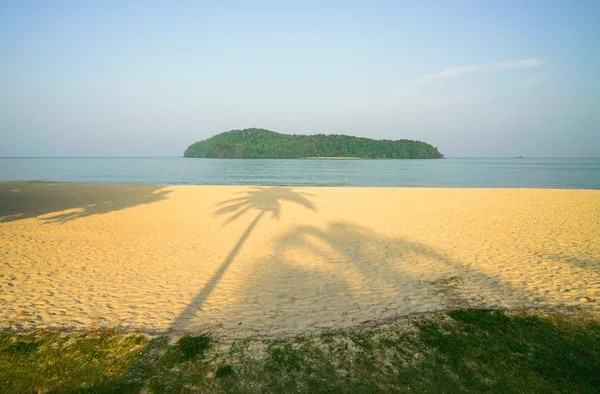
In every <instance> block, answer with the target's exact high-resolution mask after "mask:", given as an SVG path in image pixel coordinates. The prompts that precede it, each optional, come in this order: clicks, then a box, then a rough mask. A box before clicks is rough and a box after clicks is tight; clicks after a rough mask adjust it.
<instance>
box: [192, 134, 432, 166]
mask: <svg viewBox="0 0 600 394" xmlns="http://www.w3.org/2000/svg"><path fill="white" fill-rule="evenodd" d="M184 157H205V158H228V159H298V158H308V157H346V158H360V159H441V158H443V157H444V155H442V154H441V153H440V152H439V151H438V150H437V148H436V147H433V146H431V145H430V144H428V143H426V142H421V141H412V140H398V141H391V140H373V139H370V138H361V137H352V136H347V135H338V134H330V135H325V134H317V135H287V134H279V133H276V132H274V131H269V130H264V129H244V130H231V131H227V132H224V133H221V134H217V135H215V136H213V137H211V138H208V139H206V140H203V141H198V142H196V143H193V144H192V145H190V146H189V147H188V148H187V149H186V150H185V153H184Z"/></svg>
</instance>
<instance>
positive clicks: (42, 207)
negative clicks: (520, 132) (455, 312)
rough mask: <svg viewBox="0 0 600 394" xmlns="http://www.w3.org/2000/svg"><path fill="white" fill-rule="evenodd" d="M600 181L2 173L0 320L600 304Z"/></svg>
mask: <svg viewBox="0 0 600 394" xmlns="http://www.w3.org/2000/svg"><path fill="white" fill-rule="evenodd" d="M598 240H600V191H575V190H536V189H493V190H492V189H401V188H284V187H265V188H247V187H220V186H219V187H212V186H181V187H154V186H135V185H83V184H47V183H0V246H1V247H0V327H1V328H5V329H32V328H73V329H83V328H89V327H91V326H107V325H110V326H119V327H121V328H123V329H132V330H133V329H143V330H148V331H155V332H162V331H190V332H197V331H201V330H211V331H214V332H216V333H218V334H219V335H222V336H227V337H235V338H241V337H250V336H261V337H269V336H287V335H295V334H301V333H312V332H319V331H323V330H330V329H342V328H349V327H353V326H356V325H360V324H365V323H368V322H373V321H378V320H382V319H387V318H392V317H395V316H398V315H406V314H412V313H417V312H426V311H435V310H442V309H448V308H459V307H489V308H496V307H502V308H519V307H526V306H536V307H545V306H573V305H577V306H583V307H585V308H589V309H590V310H592V311H597V310H598V308H599V306H600V242H598Z"/></svg>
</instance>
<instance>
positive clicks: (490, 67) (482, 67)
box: [416, 58, 546, 84]
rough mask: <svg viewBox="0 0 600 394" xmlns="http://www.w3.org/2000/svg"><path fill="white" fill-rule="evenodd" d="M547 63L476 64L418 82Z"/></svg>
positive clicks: (527, 61) (431, 75) (456, 68)
mask: <svg viewBox="0 0 600 394" xmlns="http://www.w3.org/2000/svg"><path fill="white" fill-rule="evenodd" d="M545 63H546V60H544V59H535V58H532V59H523V60H514V61H507V62H499V63H488V64H476V65H473V66H463V67H453V68H448V69H446V70H444V71H442V72H439V73H437V74H429V75H425V76H423V77H421V78H419V79H417V80H416V83H417V84H423V83H428V82H432V81H435V80H437V79H442V78H456V77H460V76H463V75H466V74H471V73H475V72H483V71H498V70H515V69H522V68H538V67H541V66H543V65H544V64H545Z"/></svg>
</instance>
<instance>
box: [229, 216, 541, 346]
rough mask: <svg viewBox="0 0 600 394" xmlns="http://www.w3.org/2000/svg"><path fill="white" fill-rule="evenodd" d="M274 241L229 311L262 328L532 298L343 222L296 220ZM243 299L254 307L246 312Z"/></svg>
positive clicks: (333, 323) (312, 327) (356, 321)
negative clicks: (262, 319) (266, 322)
mask: <svg viewBox="0 0 600 394" xmlns="http://www.w3.org/2000/svg"><path fill="white" fill-rule="evenodd" d="M273 245H274V249H273V251H272V253H268V256H269V257H266V258H265V259H264V260H263V261H262V264H257V265H256V267H257V268H256V269H255V272H253V273H252V274H251V275H249V277H248V281H247V283H246V287H245V289H244V290H243V292H244V294H243V296H242V297H240V301H241V302H240V305H239V307H237V308H236V309H235V310H233V311H231V312H229V313H231V314H233V315H238V316H240V320H241V319H242V316H243V315H245V316H246V317H247V318H249V319H253V315H256V316H265V315H269V318H270V319H271V320H270V321H271V322H272V326H271V327H265V328H266V331H269V330H273V331H274V332H275V331H277V332H286V331H288V332H287V334H288V335H289V334H290V333H291V332H292V331H297V332H296V334H299V333H309V332H314V331H322V330H323V329H327V328H332V327H338V328H341V327H343V328H349V327H352V326H356V325H360V324H363V323H366V322H372V321H373V320H374V319H377V318H380V317H383V318H392V317H395V316H399V315H407V314H412V313H417V312H425V311H433V310H447V309H460V308H472V307H478V308H482V307H483V308H487V307H498V306H499V305H498V304H496V305H493V304H490V303H493V302H494V301H495V300H497V301H500V300H504V299H507V298H509V297H510V298H511V299H513V300H518V299H519V298H520V297H522V296H523V295H525V294H527V295H531V296H535V294H533V293H531V292H528V291H526V290H525V289H524V288H523V287H521V286H518V285H517V284H514V283H509V282H507V281H504V280H502V279H500V278H499V277H496V276H492V275H489V274H488V273H485V272H483V271H481V270H479V269H478V268H477V267H474V266H472V265H470V264H466V263H463V262H460V261H456V260H454V259H452V258H450V257H448V256H446V255H444V254H442V253H440V252H438V251H437V250H435V249H434V248H431V247H429V246H427V245H424V244H421V243H418V242H412V241H409V240H406V239H403V238H399V237H389V236H384V235H380V234H377V233H376V232H375V231H373V230H371V229H368V228H365V227H362V226H358V225H356V224H353V223H348V222H332V223H330V224H329V225H328V226H327V227H325V228H319V227H315V226H296V227H294V228H292V229H291V230H290V231H288V232H286V233H285V234H283V235H282V236H280V237H279V238H277V239H275V240H273ZM282 283H283V284H285V285H283V286H282ZM463 285H464V287H463ZM473 286H477V287H476V288H475V289H476V290H473ZM249 305H254V306H256V307H255V308H256V309H255V310H253V311H251V312H248V311H245V309H247V308H248V306H249ZM291 320H299V321H302V320H304V321H308V323H306V324H307V325H306V326H301V325H298V326H293V325H290V321H291ZM302 324H304V323H302ZM286 327H287V328H286ZM290 330H291V331H290Z"/></svg>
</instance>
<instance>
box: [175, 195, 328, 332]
mask: <svg viewBox="0 0 600 394" xmlns="http://www.w3.org/2000/svg"><path fill="white" fill-rule="evenodd" d="M238 194H241V196H240V197H236V198H232V199H229V200H225V201H222V202H220V203H218V204H217V207H218V208H217V210H216V211H215V216H229V217H228V218H227V219H226V220H225V222H224V223H223V226H226V225H228V224H229V223H231V222H233V221H235V220H237V219H239V218H240V217H242V216H243V215H244V214H245V213H248V212H250V211H258V213H257V215H256V217H255V218H254V220H252V222H251V223H250V225H249V226H248V227H247V228H246V230H245V231H244V232H243V233H242V235H241V237H240V238H239V239H238V241H237V243H236V244H235V246H234V247H233V248H232V249H231V251H230V252H229V254H228V255H227V257H226V258H225V260H224V261H223V263H222V264H221V266H220V267H219V269H218V270H217V272H215V273H214V275H213V276H212V277H211V279H210V280H209V281H208V283H207V284H206V285H205V286H204V287H203V288H202V289H201V290H200V292H199V293H198V295H197V296H196V297H194V299H193V300H192V302H190V304H189V305H188V306H187V307H186V308H185V310H184V311H183V312H182V313H181V314H180V315H179V316H178V317H177V319H176V320H175V322H174V323H173V326H172V327H178V328H180V327H181V324H182V320H183V318H184V317H185V316H190V315H194V314H195V313H196V312H197V311H198V310H200V309H202V305H203V304H204V302H205V301H206V299H207V298H208V296H209V295H210V294H211V293H212V292H213V290H214V289H215V287H216V286H217V284H218V283H219V281H220V280H221V278H222V277H223V275H224V274H225V272H226V271H227V269H228V268H229V266H230V265H231V263H232V262H233V260H234V259H235V257H236V256H237V255H238V253H239V252H240V250H241V248H242V246H243V245H244V243H245V242H246V240H247V239H248V237H249V236H250V234H251V233H252V231H253V230H254V228H255V227H256V225H257V224H258V223H259V221H260V220H261V219H262V217H263V216H264V215H265V214H268V213H270V214H271V219H275V220H279V217H280V216H281V209H282V203H284V202H290V203H294V204H298V205H300V206H302V207H304V208H306V209H308V210H311V211H314V212H316V210H317V209H316V207H315V205H314V204H313V203H312V202H311V201H310V200H309V199H308V198H307V196H311V194H310V193H301V192H296V191H294V190H293V189H292V188H290V187H280V186H276V187H253V188H251V189H250V190H248V191H244V192H239V193H238Z"/></svg>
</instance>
